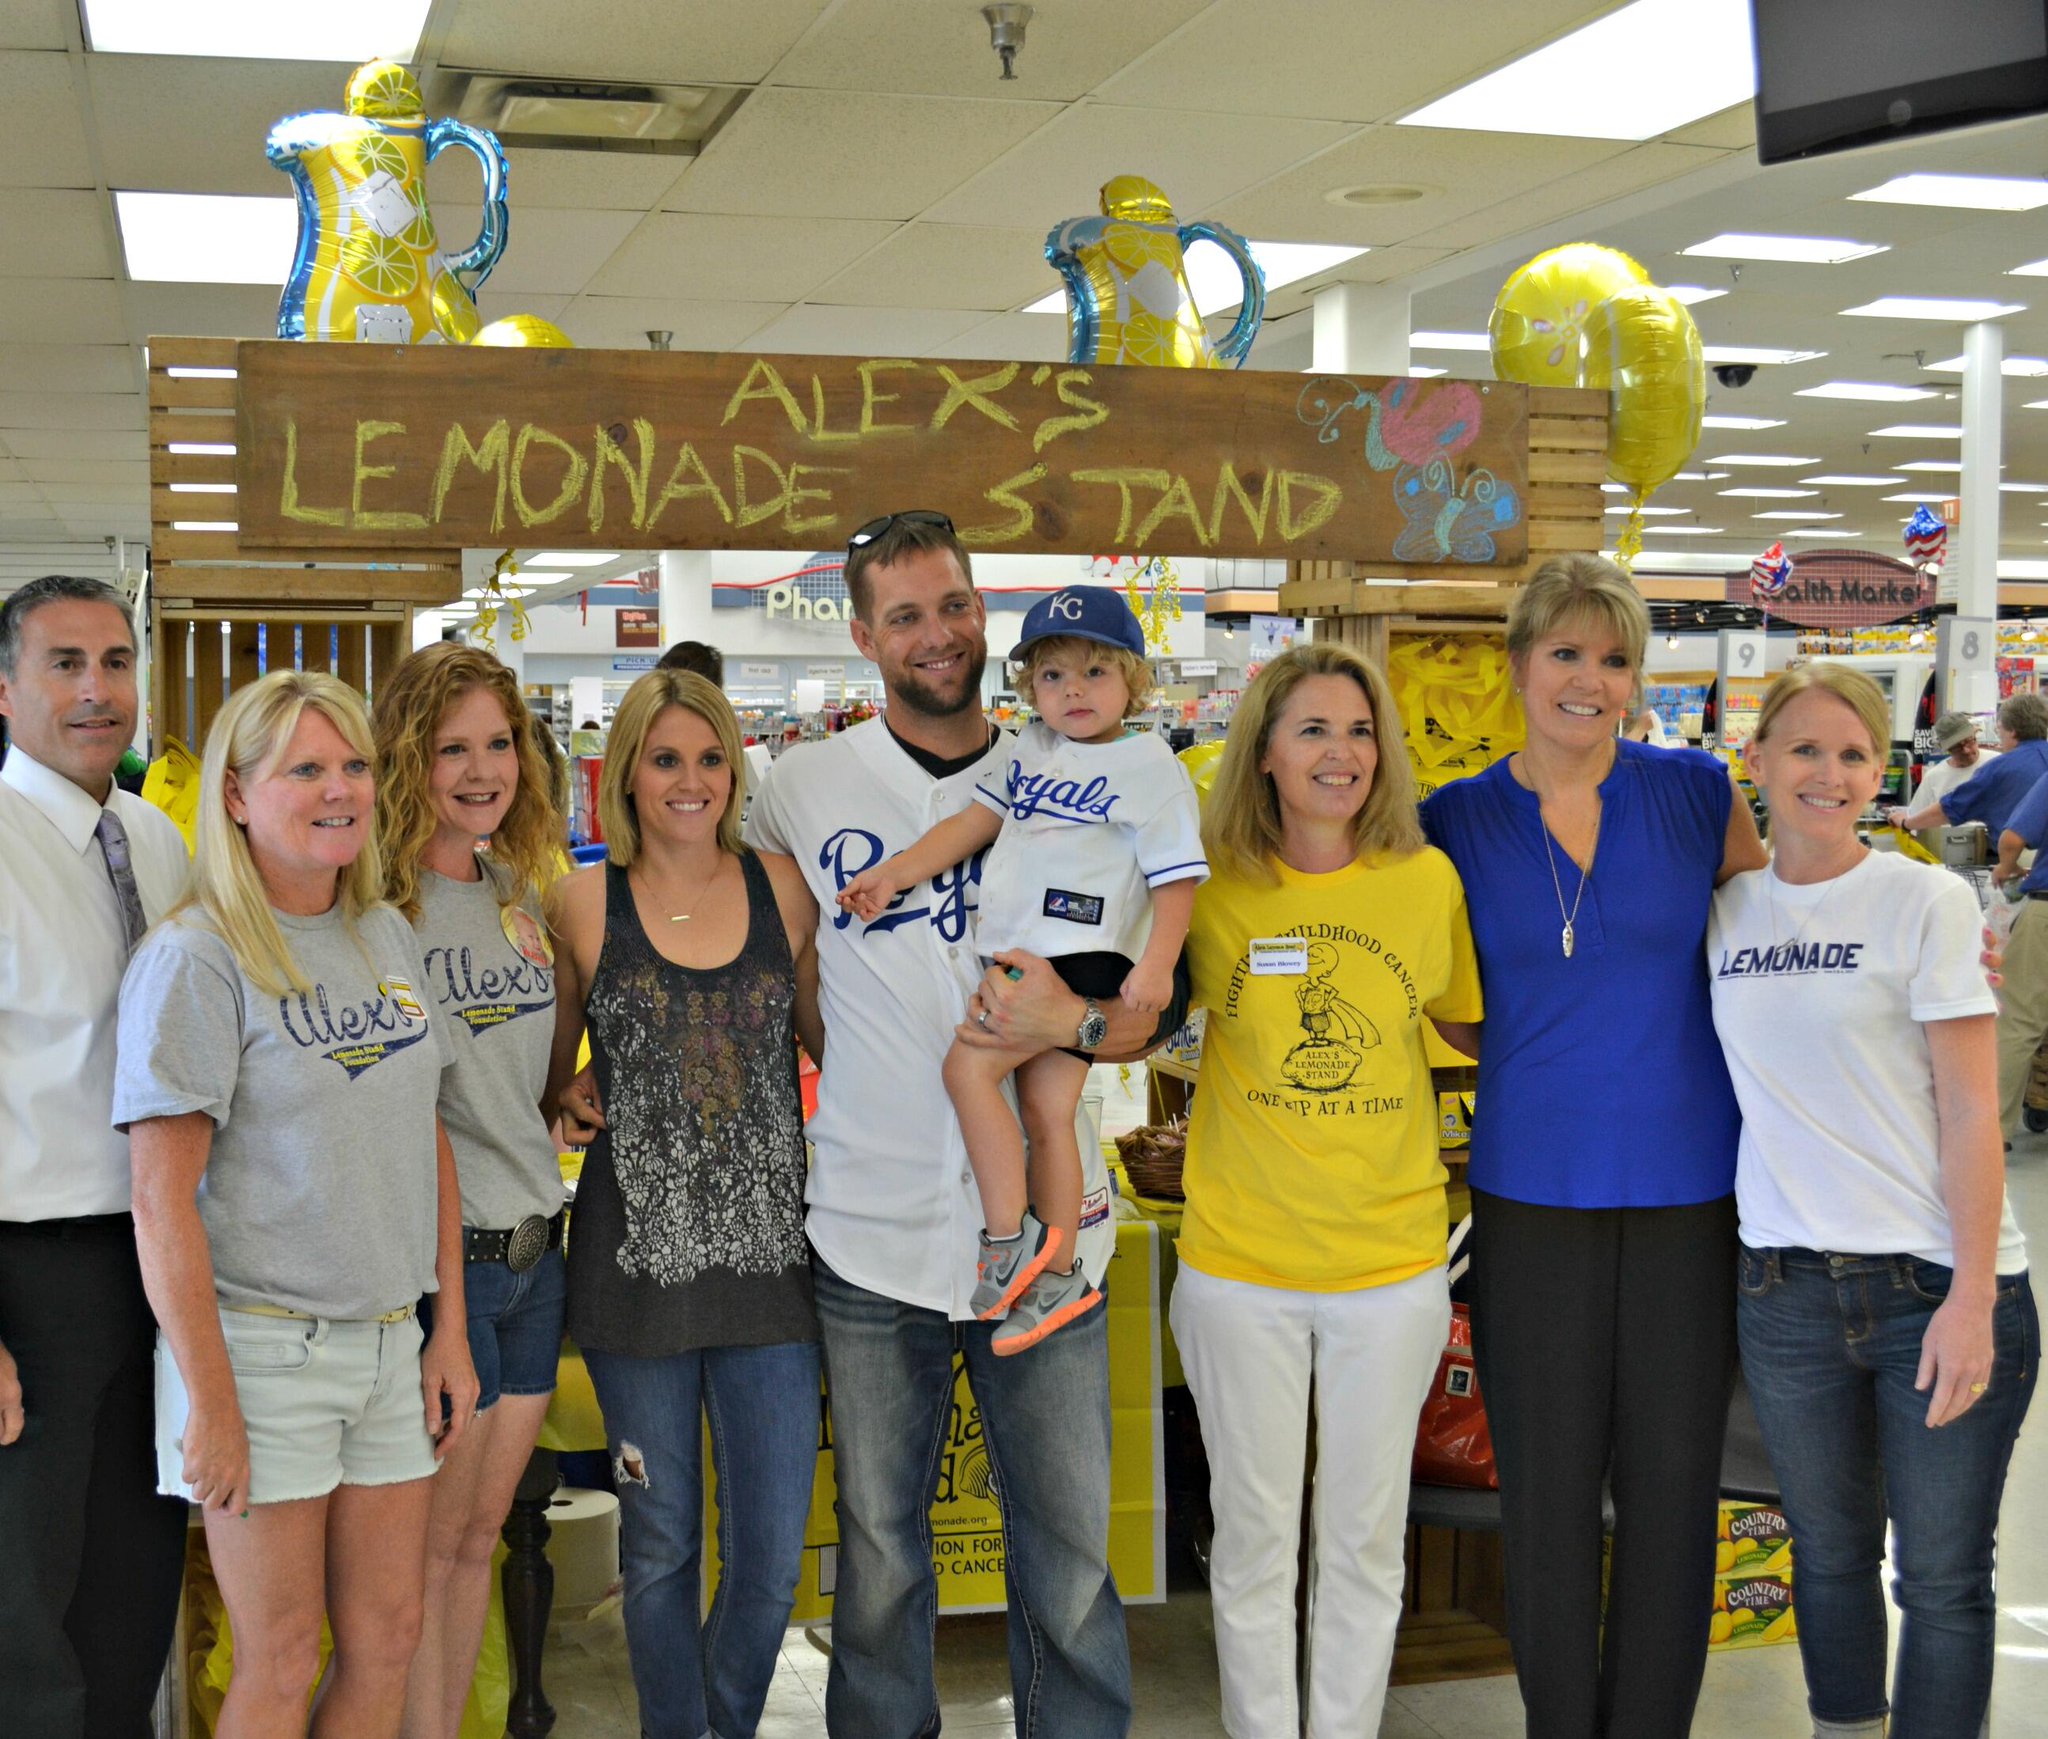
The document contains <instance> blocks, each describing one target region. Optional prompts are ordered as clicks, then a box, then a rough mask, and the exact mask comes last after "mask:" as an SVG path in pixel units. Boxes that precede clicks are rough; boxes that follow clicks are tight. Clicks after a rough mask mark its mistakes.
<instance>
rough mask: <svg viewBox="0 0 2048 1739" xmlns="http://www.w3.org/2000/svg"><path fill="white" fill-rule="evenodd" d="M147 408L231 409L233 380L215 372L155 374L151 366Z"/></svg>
mask: <svg viewBox="0 0 2048 1739" xmlns="http://www.w3.org/2000/svg"><path fill="white" fill-rule="evenodd" d="M149 408H150V409H151V410H153V411H168V410H203V411H233V410H234V408H235V383H234V381H233V379H232V378H227V379H223V378H221V377H220V376H217V375H202V376H199V377H197V378H196V379H195V378H189V377H186V376H182V375H173V374H159V373H158V372H157V371H156V370H155V369H153V368H152V369H151V370H150V371H149Z"/></svg>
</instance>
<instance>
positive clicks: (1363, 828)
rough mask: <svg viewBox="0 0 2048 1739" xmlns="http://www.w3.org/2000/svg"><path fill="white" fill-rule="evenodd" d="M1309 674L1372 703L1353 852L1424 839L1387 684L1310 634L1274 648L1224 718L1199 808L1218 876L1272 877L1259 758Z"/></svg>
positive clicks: (1267, 784)
mask: <svg viewBox="0 0 2048 1739" xmlns="http://www.w3.org/2000/svg"><path fill="white" fill-rule="evenodd" d="M1312 676H1345V677H1349V678H1350V679H1351V680H1352V681H1353V682H1355V683H1357V684H1358V686H1359V688H1360V690H1361V691H1362V692H1363V693H1364V695H1365V700H1366V705H1367V706H1368V707H1370V708H1371V709H1372V726H1373V735H1374V736H1375V737H1376V738H1377V739H1378V744H1379V768H1378V770H1377V771H1376V772H1375V773H1374V774H1373V780H1372V789H1371V790H1370V791H1368V792H1367V793H1366V797H1365V802H1364V803H1363V804H1362V805H1360V807H1359V811H1358V814H1357V815H1356V816H1355V817H1354V818H1353V820H1352V823H1351V834H1352V840H1353V843H1354V844H1355V845H1356V847H1357V852H1358V855H1360V856H1364V855H1365V854H1366V853H1367V852H1380V851H1385V852H1396V853H1406V852H1412V851H1419V850H1421V848H1422V847H1423V846H1424V845H1425V844H1426V843H1427V841H1426V840H1425V839H1424V837H1423V832H1422V822H1421V820H1420V819H1419V818H1418V817H1417V815H1416V813H1415V771H1414V769H1413V768H1412V767H1410V766H1409V764H1408V746H1407V743H1406V741H1405V739H1404V734H1403V731H1402V726H1401V713H1400V709H1399V708H1398V707H1397V706H1396V705H1395V704H1394V691H1393V689H1392V688H1391V687H1389V686H1388V683H1387V679H1386V678H1385V677H1384V676H1382V675H1381V674H1380V671H1379V668H1378V667H1377V666H1376V665H1374V664H1373V663H1372V662H1371V661H1370V660H1368V659H1365V658H1362V657H1360V656H1359V655H1358V654H1357V653H1356V652H1353V651H1352V650H1351V648H1350V647H1348V646H1343V645H1340V644H1338V643H1337V642H1336V641H1334V640H1315V641H1311V642H1310V643H1309V644H1308V645H1306V646H1297V647H1295V648H1294V649H1293V650H1292V651H1290V652H1283V653H1281V655H1280V656H1279V657H1278V658H1276V659H1274V660H1273V661H1272V663H1270V664H1268V665H1267V666H1266V667H1265V669H1263V670H1261V671H1260V672H1259V674H1258V676H1257V677H1256V678H1255V679H1254V680H1253V682H1252V685H1251V687H1250V688H1248V689H1247V690H1246V691H1245V696H1244V699H1243V700H1241V701H1239V702H1238V704H1237V712H1236V714H1235V716H1233V717H1232V719H1231V721H1230V735H1229V737H1228V738H1227V739H1226V740H1225V742H1224V745H1223V759H1222V761H1221V762H1220V763H1219V764H1218V766H1217V769H1216V782H1215V784H1214V785H1213V786H1211V788H1210V791H1209V801H1208V802H1207V803H1206V804H1204V805H1203V808H1202V844H1203V846H1204V848H1205V849H1206V850H1207V852H1208V854H1209V864H1210V867H1211V868H1212V869H1214V870H1215V871H1216V872H1217V873H1218V874H1220V875H1231V876H1236V877H1237V878H1239V879H1240V880H1244V881H1265V882H1272V881H1277V880H1278V879H1279V878H1278V876H1277V875H1276V874H1275V872H1274V869H1273V859H1274V858H1276V857H1278V856H1279V853H1280V843H1281V818H1280V799H1279V794H1278V793H1277V791H1276V790H1275V789H1274V785H1273V780H1272V777H1271V776H1270V775H1269V774H1267V773H1266V772H1265V771H1264V770H1263V769H1262V768H1261V767H1260V765H1259V763H1260V762H1261V761H1263V760H1264V759H1265V758H1266V750H1267V748H1268V746H1269V745H1270V743H1271V741H1272V736H1273V729H1274V726H1276V725H1277V724H1278V723H1279V722H1280V715H1281V713H1282V712H1283V711H1285V710H1286V706H1287V702H1288V700H1289V698H1290V697H1291V696H1292V695H1293V693H1294V691H1295V689H1297V688H1298V687H1300V685H1301V684H1302V683H1303V682H1304V681H1306V680H1307V679H1308V678H1309V677H1312Z"/></svg>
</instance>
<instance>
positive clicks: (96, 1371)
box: [0, 1216, 185, 1739]
mask: <svg viewBox="0 0 2048 1739" xmlns="http://www.w3.org/2000/svg"><path fill="white" fill-rule="evenodd" d="M0 1343H4V1344H5V1345H6V1347H7V1350H8V1351H9V1352H10V1353H11V1354H12V1355H13V1356H14V1361H15V1364H16V1365H17V1366H18V1367H19V1370H20V1373H21V1388H22V1402H23V1408H24V1411H25V1412H26V1414H27V1423H26V1425H25V1426H24V1427H23V1429H22V1434H21V1436H20V1437H19V1438H17V1439H16V1440H15V1442H14V1443H12V1444H10V1445H9V1446H7V1447H6V1448H0V1730H4V1731H5V1732H6V1733H7V1735H8V1739H147V1736H148V1734H149V1731H150V1721H149V1715H150V1704H151V1702H152V1701H153V1699H154V1698H155V1695H156V1687H157V1681H158V1680H159V1679H160V1678H161V1677H162V1675H163V1669H164V1659H165V1657H166V1656H167V1655H168V1654H169V1652H170V1647H171V1632H172V1629H173V1628H174V1626H175V1624H176V1620H177V1611H178V1589H179V1584H180V1580H181V1578H182V1576H183V1571H184V1563H185V1505H184V1504H183V1503H181V1502H178V1501H177V1500H175V1499H170V1498H161V1497H158V1496H157V1495H156V1454H155V1447H154V1398H153V1394H152V1383H151V1372H152V1362H151V1361H152V1356H153V1353H154V1349H155V1345H156V1324H155V1322H154V1321H153V1320H152V1318H151V1316H150V1313H149V1304H148V1301H147V1300H146V1299H145V1298H144V1296H143V1291H142V1276H141V1272H140V1270H139V1269H138V1267H137V1265H136V1259H135V1233H134V1230H133V1229H132V1228H131V1227H130V1226H129V1224H128V1222H127V1219H126V1217H125V1216H120V1217H116V1218H110V1219H105V1220H96V1221H90V1222H78V1221H70V1222H65V1223H63V1224H61V1225H52V1226H37V1225H34V1224H16V1223H11V1222H0Z"/></svg>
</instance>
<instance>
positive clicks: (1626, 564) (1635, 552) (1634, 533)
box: [1614, 484, 1650, 574]
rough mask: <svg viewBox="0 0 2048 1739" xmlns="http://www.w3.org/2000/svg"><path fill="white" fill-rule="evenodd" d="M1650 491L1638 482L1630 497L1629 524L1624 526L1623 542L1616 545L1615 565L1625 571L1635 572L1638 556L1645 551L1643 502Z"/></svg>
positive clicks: (1622, 531) (1622, 532) (1647, 497)
mask: <svg viewBox="0 0 2048 1739" xmlns="http://www.w3.org/2000/svg"><path fill="white" fill-rule="evenodd" d="M1649 496H1650V492H1649V491H1648V490H1647V489H1645V488H1643V487H1642V485H1641V484H1638V485H1637V486H1636V488H1635V490H1634V492H1633V493H1631V494H1630V496H1629V498H1628V524H1626V525H1625V526H1623V527H1622V530H1621V542H1620V543H1618V544H1616V545H1615V548H1614V561H1615V565H1616V566H1617V567H1619V568H1620V569H1621V571H1622V572H1623V573H1629V574H1632V573H1634V572H1635V567H1636V557H1637V556H1639V555H1641V554H1642V553H1643V503H1644V502H1645V501H1647V500H1648V499H1649Z"/></svg>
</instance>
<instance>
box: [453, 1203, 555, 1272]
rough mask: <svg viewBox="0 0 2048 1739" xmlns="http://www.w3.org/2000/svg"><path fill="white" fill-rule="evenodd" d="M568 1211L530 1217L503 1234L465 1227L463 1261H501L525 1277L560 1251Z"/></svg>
mask: <svg viewBox="0 0 2048 1739" xmlns="http://www.w3.org/2000/svg"><path fill="white" fill-rule="evenodd" d="M565 1212H566V1210H563V1209H559V1208H558V1209H557V1210H556V1211H555V1216H554V1218H553V1219H548V1218H546V1217H545V1216H544V1215H541V1214H528V1215H527V1216H526V1218H525V1219H523V1220H521V1221H520V1222H519V1224H518V1225H516V1226H513V1227H512V1228H510V1229H509V1230H507V1231H502V1232H491V1231H484V1230H482V1229H481V1228H479V1227H476V1226H464V1227H463V1228H462V1259H463V1260H464V1261H465V1262H502V1263H504V1264H505V1266H506V1267H507V1268H509V1269H511V1270H512V1272H513V1273H514V1274H524V1273H525V1272H526V1271H527V1269H529V1268H531V1267H532V1266H533V1265H534V1264H535V1263H536V1262H538V1261H539V1260H540V1259H541V1258H542V1257H543V1256H545V1255H546V1254H547V1253H548V1252H549V1251H550V1250H558V1249H560V1248H561V1246H562V1221H563V1218H564V1214H565Z"/></svg>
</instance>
